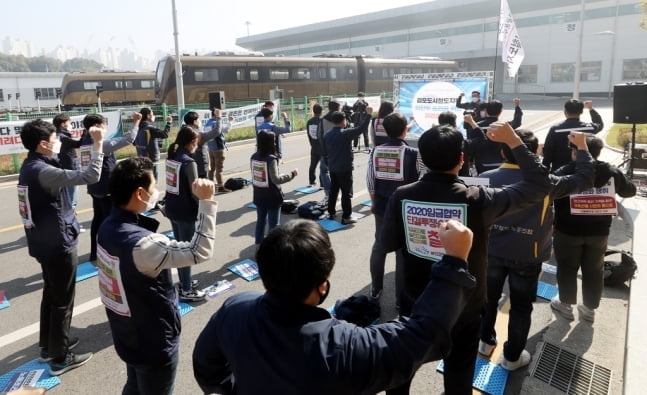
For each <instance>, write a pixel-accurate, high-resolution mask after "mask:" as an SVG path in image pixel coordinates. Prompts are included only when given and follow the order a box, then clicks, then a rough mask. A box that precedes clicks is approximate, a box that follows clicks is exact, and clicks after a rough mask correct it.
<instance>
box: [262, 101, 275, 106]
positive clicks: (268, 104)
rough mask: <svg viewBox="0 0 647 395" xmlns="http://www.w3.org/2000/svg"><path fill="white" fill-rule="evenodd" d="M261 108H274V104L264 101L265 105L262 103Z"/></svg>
mask: <svg viewBox="0 0 647 395" xmlns="http://www.w3.org/2000/svg"><path fill="white" fill-rule="evenodd" d="M263 106H264V107H274V102H273V101H271V100H267V101H265V103H263Z"/></svg>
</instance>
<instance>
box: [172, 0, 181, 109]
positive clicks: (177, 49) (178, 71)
mask: <svg viewBox="0 0 647 395" xmlns="http://www.w3.org/2000/svg"><path fill="white" fill-rule="evenodd" d="M171 6H172V7H173V36H174V39H175V86H176V87H177V109H178V113H179V111H180V109H183V108H184V81H183V79H182V75H183V74H184V73H183V72H182V61H181V60H180V43H179V37H178V36H179V35H180V33H179V32H178V30H177V8H175V0H171Z"/></svg>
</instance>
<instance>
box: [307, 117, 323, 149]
mask: <svg viewBox="0 0 647 395" xmlns="http://www.w3.org/2000/svg"><path fill="white" fill-rule="evenodd" d="M320 123H321V116H320V115H315V116H314V117H312V118H310V119H308V122H307V123H306V133H307V136H308V142H309V143H310V155H313V156H321V142H320V141H319V124H320ZM311 129H314V131H313V130H311Z"/></svg>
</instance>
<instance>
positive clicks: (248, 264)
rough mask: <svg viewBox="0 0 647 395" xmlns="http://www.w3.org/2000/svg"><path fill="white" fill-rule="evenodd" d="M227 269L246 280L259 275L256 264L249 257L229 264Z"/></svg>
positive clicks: (254, 278)
mask: <svg viewBox="0 0 647 395" xmlns="http://www.w3.org/2000/svg"><path fill="white" fill-rule="evenodd" d="M227 269H229V271H231V272H232V273H234V274H236V275H237V276H239V277H242V278H244V279H245V280H247V281H252V280H256V279H257V278H260V277H261V275H260V274H258V265H257V264H256V262H254V261H252V260H251V259H245V260H242V261H240V262H238V263H235V264H233V265H231V266H229V267H228V268H227Z"/></svg>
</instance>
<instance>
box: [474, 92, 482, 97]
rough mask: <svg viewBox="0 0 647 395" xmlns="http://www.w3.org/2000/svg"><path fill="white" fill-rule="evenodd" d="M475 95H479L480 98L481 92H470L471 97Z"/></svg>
mask: <svg viewBox="0 0 647 395" xmlns="http://www.w3.org/2000/svg"><path fill="white" fill-rule="evenodd" d="M475 93H476V94H477V95H479V97H481V92H479V91H472V95H473V94H475Z"/></svg>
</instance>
